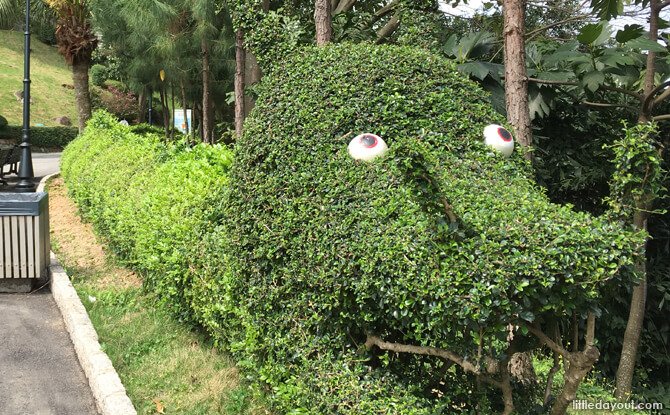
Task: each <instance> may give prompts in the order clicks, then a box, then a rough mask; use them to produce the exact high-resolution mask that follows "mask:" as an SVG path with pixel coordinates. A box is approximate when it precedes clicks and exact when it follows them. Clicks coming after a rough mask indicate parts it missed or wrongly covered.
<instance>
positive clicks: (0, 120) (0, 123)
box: [0, 115, 7, 129]
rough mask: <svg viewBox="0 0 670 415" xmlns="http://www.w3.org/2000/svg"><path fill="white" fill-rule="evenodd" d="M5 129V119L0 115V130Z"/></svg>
mask: <svg viewBox="0 0 670 415" xmlns="http://www.w3.org/2000/svg"><path fill="white" fill-rule="evenodd" d="M5 127H7V118H5V117H3V116H2V115H0V129H3V128H5Z"/></svg>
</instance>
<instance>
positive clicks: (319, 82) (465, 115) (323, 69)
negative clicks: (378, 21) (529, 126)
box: [196, 45, 639, 413]
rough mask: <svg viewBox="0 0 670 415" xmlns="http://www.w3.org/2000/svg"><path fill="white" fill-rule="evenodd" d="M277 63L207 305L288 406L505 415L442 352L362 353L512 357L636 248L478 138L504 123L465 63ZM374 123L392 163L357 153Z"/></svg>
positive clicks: (249, 136)
mask: <svg viewBox="0 0 670 415" xmlns="http://www.w3.org/2000/svg"><path fill="white" fill-rule="evenodd" d="M282 66H283V67H284V68H285V70H283V71H277V72H274V73H271V74H269V75H268V76H267V77H266V78H264V81H263V84H262V85H261V86H260V87H259V97H258V100H257V103H256V106H255V108H254V110H253V112H252V114H251V116H250V117H249V118H248V119H247V121H246V124H245V133H244V136H243V137H242V138H241V139H240V140H239V142H238V144H237V156H236V157H237V158H236V163H235V164H234V166H233V168H232V170H231V175H230V187H229V189H230V193H228V194H227V196H226V197H225V198H224V201H225V203H223V204H222V211H221V216H222V218H221V225H220V227H219V228H218V229H217V230H216V232H215V233H214V234H212V235H209V238H210V239H207V242H206V244H205V245H204V246H207V247H210V250H211V249H214V250H216V251H217V252H218V254H217V255H218V257H217V258H220V259H218V260H217V262H211V263H208V264H203V268H204V270H203V272H204V274H205V275H206V278H205V279H204V280H202V279H200V280H198V282H202V283H203V285H204V286H205V287H206V289H203V290H201V292H202V293H209V294H210V295H203V296H202V297H201V299H202V300H203V301H202V303H201V304H196V306H198V307H201V308H202V309H201V310H200V315H201V316H204V317H205V319H204V320H203V323H204V324H205V325H206V326H208V327H210V329H211V332H212V333H213V335H215V336H218V338H219V339H220V340H221V341H222V342H225V343H227V344H228V345H229V347H230V348H231V349H232V350H234V351H237V352H238V353H239V354H238V356H239V358H240V359H242V365H243V366H244V367H246V368H247V369H248V370H249V371H250V373H252V374H253V378H254V379H256V380H257V381H258V382H260V383H262V384H266V385H268V387H269V388H271V389H272V390H274V391H275V392H276V394H275V398H276V401H275V402H276V403H277V405H278V407H279V408H281V410H283V411H287V412H288V411H291V410H296V408H302V409H301V410H302V411H304V412H305V413H371V412H374V411H376V410H381V409H380V408H394V410H393V411H392V412H393V413H416V412H422V413H438V412H440V411H453V410H454V407H460V406H461V405H462V406H463V407H464V408H469V407H470V406H469V405H470V404H468V402H469V401H470V400H471V399H475V400H477V401H478V404H479V405H483V406H480V408H485V407H486V406H487V405H490V407H489V409H488V410H489V411H496V410H501V406H500V405H501V399H500V393H499V391H495V390H492V391H489V392H485V391H486V388H485V387H483V388H476V387H475V384H474V378H473V377H471V376H469V375H467V374H465V373H463V372H462V371H459V370H456V371H453V370H452V371H448V372H445V369H444V368H445V367H447V366H445V363H444V362H443V361H442V360H440V359H437V358H434V357H433V358H430V357H421V356H416V355H408V354H403V355H402V356H398V355H396V354H395V353H391V352H382V351H380V350H379V349H377V348H374V349H373V350H370V351H369V352H363V350H364V349H363V348H362V347H361V346H362V345H363V344H364V343H365V342H366V339H367V338H368V334H374V335H376V336H379V337H381V338H383V339H385V340H387V341H389V342H392V343H396V344H406V345H412V346H431V347H434V348H440V349H443V350H449V351H453V352H454V353H456V354H457V355H459V356H461V357H462V358H463V359H465V360H468V359H471V360H472V361H474V358H473V356H477V355H478V351H479V350H480V349H479V347H482V349H483V350H484V351H485V353H487V354H488V353H490V354H491V356H492V357H493V358H494V359H495V358H498V359H502V360H503V361H504V360H505V359H506V358H507V357H506V356H505V350H506V347H508V346H509V345H508V344H507V337H508V336H509V331H508V327H509V326H510V324H512V325H513V327H514V326H516V327H518V328H519V329H518V331H517V332H516V333H515V336H516V338H517V339H518V340H517V342H519V344H522V345H523V346H520V347H521V348H522V349H523V348H526V349H532V348H534V347H536V346H537V344H538V342H537V340H536V339H535V338H533V337H532V336H530V335H528V334H527V333H526V332H524V329H525V326H524V325H525V324H531V322H532V324H537V325H538V327H541V328H542V329H549V328H548V325H550V324H551V323H552V322H555V321H559V320H560V319H562V318H563V316H565V315H571V314H572V312H573V310H577V311H578V312H579V313H580V314H583V315H584V316H585V315H586V312H587V311H589V310H593V311H596V312H597V309H598V299H599V294H600V288H601V286H602V285H603V284H605V283H606V282H611V281H617V282H620V283H624V282H627V281H629V280H627V279H624V278H623V277H620V276H619V274H618V273H617V271H618V270H619V268H620V266H629V265H630V264H631V261H632V260H631V258H632V255H633V252H634V249H635V247H636V246H637V244H638V243H639V239H638V238H636V237H633V236H632V235H631V234H630V233H628V232H626V231H625V230H623V229H621V227H620V226H618V225H617V224H615V223H611V222H610V221H608V220H607V219H606V218H594V217H591V216H589V215H587V214H583V213H575V212H573V211H572V210H571V208H570V207H569V206H558V205H554V204H551V203H550V202H549V200H548V198H547V197H546V196H545V194H544V192H543V191H542V190H541V189H539V188H537V187H536V186H535V184H534V183H533V181H532V180H530V179H529V177H530V174H529V168H528V166H527V164H526V163H525V162H524V161H523V159H522V157H521V156H520V155H519V153H518V152H517V153H516V154H515V155H513V156H512V157H511V158H510V159H505V158H503V157H502V156H499V155H496V154H494V153H493V152H492V151H491V150H489V149H487V148H486V147H485V146H484V145H483V144H482V142H481V141H482V131H483V129H484V127H485V126H486V125H488V124H490V123H503V122H504V121H503V119H502V118H501V117H500V115H498V114H497V113H495V111H494V110H493V109H492V108H491V107H490V105H489V103H488V102H487V97H486V95H485V93H484V92H482V91H481V90H480V89H479V88H478V87H477V86H476V85H475V84H474V83H472V82H470V81H469V80H467V79H465V78H464V77H463V76H461V75H459V74H458V73H457V72H456V71H455V70H454V67H453V65H452V64H451V63H449V62H447V61H444V60H442V59H440V58H438V57H436V56H434V55H431V54H430V53H428V52H425V51H421V50H417V49H416V48H399V47H390V46H387V47H375V46H370V45H358V46H352V45H332V46H329V47H326V48H312V49H307V50H305V51H302V52H301V53H299V54H297V55H295V56H293V57H292V58H291V59H288V60H287V61H286V62H284V64H283V65H282ZM365 132H372V133H376V134H378V135H380V136H381V137H382V138H384V139H385V140H386V141H387V143H388V145H389V152H388V154H387V155H386V156H385V157H383V158H381V159H379V160H375V161H373V162H370V163H365V162H358V161H355V160H352V159H351V157H349V155H348V153H347V144H348V143H349V140H351V139H352V137H353V136H355V135H357V134H361V133H365ZM445 205H451V206H452V208H450V209H448V208H445ZM447 210H451V212H447ZM450 213H452V214H453V215H455V217H456V218H457V221H456V223H450V222H451V220H450V218H449V214H450ZM217 242H218V243H217ZM209 255H211V253H210V254H209ZM210 316H211V317H210ZM261 328H262V329H261ZM480 364H481V365H482V366H481V367H485V366H486V365H484V363H483V362H480ZM491 367H492V366H491V365H489V368H491ZM505 367H506V366H505ZM449 379H451V380H449ZM343 385H346V386H343ZM475 389H477V390H478V391H484V392H477V393H482V394H483V395H481V396H479V397H478V398H472V397H471V396H469V395H468V394H466V393H465V392H466V391H468V390H470V391H473V390H475ZM431 391H438V392H439V393H437V392H435V393H431ZM517 392H520V393H526V392H524V391H523V389H522V390H520V391H517ZM517 392H515V393H517ZM440 395H444V396H446V398H442V399H440V398H438V396H440ZM517 396H518V395H517ZM461 397H462V399H463V400H462V401H459V400H460V399H461ZM470 402H471V401H470ZM486 402H488V404H486ZM516 402H517V405H518V406H519V407H522V406H523V405H524V404H530V405H532V404H534V403H535V402H533V401H532V400H531V401H529V402H524V401H523V400H521V399H518V400H517V401H516ZM484 412H486V410H485V411H484Z"/></svg>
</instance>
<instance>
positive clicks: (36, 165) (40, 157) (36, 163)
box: [0, 152, 61, 415]
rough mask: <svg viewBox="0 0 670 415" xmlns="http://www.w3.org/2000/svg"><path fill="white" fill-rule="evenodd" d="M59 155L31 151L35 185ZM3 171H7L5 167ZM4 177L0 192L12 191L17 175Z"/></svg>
mask: <svg viewBox="0 0 670 415" xmlns="http://www.w3.org/2000/svg"><path fill="white" fill-rule="evenodd" d="M60 155H61V153H37V152H34V153H32V161H33V175H34V178H33V183H35V186H37V184H38V183H39V182H40V180H41V179H42V177H44V176H48V175H50V174H52V173H56V172H58V171H60V167H59V164H58V163H59V162H60ZM5 171H7V169H6V168H5ZM4 178H5V180H7V185H2V184H0V192H13V191H14V187H15V186H16V183H18V182H19V178H18V176H17V175H15V174H8V175H6V176H5V177H4ZM0 415H3V414H2V412H0Z"/></svg>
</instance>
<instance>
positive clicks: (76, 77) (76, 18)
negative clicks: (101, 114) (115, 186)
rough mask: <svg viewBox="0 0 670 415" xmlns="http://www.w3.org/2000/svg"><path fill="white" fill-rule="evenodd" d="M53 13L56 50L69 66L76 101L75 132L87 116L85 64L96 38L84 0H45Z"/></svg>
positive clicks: (93, 48)
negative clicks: (56, 17)
mask: <svg viewBox="0 0 670 415" xmlns="http://www.w3.org/2000/svg"><path fill="white" fill-rule="evenodd" d="M46 2H47V3H48V4H49V6H51V7H52V8H53V9H54V11H55V12H56V14H57V15H58V23H57V25H56V38H57V39H58V46H59V48H58V52H59V53H61V54H62V55H64V56H65V61H66V62H67V63H68V65H70V66H72V83H73V85H74V98H75V102H76V104H77V118H78V120H79V133H81V132H83V131H84V128H85V127H86V122H87V121H88V119H89V118H91V97H90V95H89V90H88V66H89V63H90V62H91V55H92V54H93V51H94V50H95V48H96V47H97V46H98V38H97V37H96V36H95V34H94V33H93V26H92V25H91V23H90V22H89V15H90V14H89V10H88V7H87V6H88V0H46Z"/></svg>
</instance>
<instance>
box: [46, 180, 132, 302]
mask: <svg viewBox="0 0 670 415" xmlns="http://www.w3.org/2000/svg"><path fill="white" fill-rule="evenodd" d="M49 226H50V229H51V234H52V239H53V236H56V235H57V239H55V240H52V245H53V248H54V250H55V251H57V252H58V254H59V255H58V256H59V258H60V260H61V262H62V263H63V266H65V267H66V268H68V269H70V270H72V271H74V272H76V273H77V274H82V275H83V276H84V277H85V278H87V279H91V280H92V281H90V282H92V283H94V284H95V285H96V286H97V287H98V288H100V289H104V288H111V287H117V288H120V289H126V288H133V287H140V286H141V285H142V281H141V279H140V278H139V277H138V276H137V275H136V274H135V273H133V272H132V271H130V270H128V269H126V268H123V267H119V266H116V265H114V264H113V263H111V262H112V261H110V260H109V258H108V256H107V255H106V253H105V245H104V244H103V243H102V241H101V240H100V239H99V238H98V237H97V236H96V235H95V234H94V233H93V226H92V225H91V224H90V223H86V222H83V221H82V219H81V217H80V216H79V214H78V211H77V207H76V206H75V204H74V202H73V201H72V199H70V197H69V196H68V195H67V187H66V186H65V184H64V182H63V178H62V177H56V178H54V179H52V180H51V181H50V182H49ZM100 270H102V271H103V272H101V271H100Z"/></svg>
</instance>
